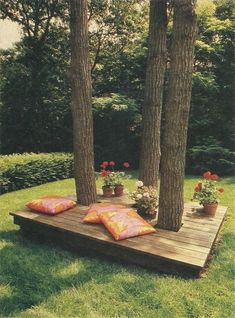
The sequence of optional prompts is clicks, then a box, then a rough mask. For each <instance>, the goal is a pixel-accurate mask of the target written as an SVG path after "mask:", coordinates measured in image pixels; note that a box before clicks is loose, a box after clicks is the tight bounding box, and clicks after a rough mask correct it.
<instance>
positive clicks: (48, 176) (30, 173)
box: [0, 153, 73, 194]
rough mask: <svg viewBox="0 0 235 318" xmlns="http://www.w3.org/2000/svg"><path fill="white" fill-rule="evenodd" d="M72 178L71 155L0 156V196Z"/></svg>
mask: <svg viewBox="0 0 235 318" xmlns="http://www.w3.org/2000/svg"><path fill="white" fill-rule="evenodd" d="M72 176H73V157H72V155H71V154H66V153H50V154H43V153H42V154H33V153H32V154H23V155H9V156H0V194H2V193H6V192H10V191H15V190H19V189H24V188H29V187H32V186H35V185H39V184H42V183H46V182H49V181H55V180H61V179H67V178H71V177H72Z"/></svg>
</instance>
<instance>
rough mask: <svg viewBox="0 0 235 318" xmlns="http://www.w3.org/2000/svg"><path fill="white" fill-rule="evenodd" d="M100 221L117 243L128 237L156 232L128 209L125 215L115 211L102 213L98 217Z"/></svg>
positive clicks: (133, 211)
mask: <svg viewBox="0 0 235 318" xmlns="http://www.w3.org/2000/svg"><path fill="white" fill-rule="evenodd" d="M100 219H101V221H102V223H103V224H104V226H105V227H106V228H107V230H108V231H109V232H110V233H111V234H112V235H113V237H114V239H115V240H117V241H119V240H124V239H126V238H128V237H133V236H139V235H144V234H150V233H155V232H156V230H155V229H154V228H153V227H152V226H151V225H150V224H149V223H148V222H146V221H145V220H144V219H143V218H142V217H141V216H139V215H138V214H137V213H136V212H135V210H133V209H129V211H128V212H127V213H120V212H115V211H111V212H104V213H102V214H101V215H100Z"/></svg>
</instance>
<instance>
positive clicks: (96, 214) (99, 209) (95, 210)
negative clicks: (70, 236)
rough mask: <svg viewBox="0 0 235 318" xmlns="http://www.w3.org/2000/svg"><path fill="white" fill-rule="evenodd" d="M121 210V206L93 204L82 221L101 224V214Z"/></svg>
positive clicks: (122, 206)
mask: <svg viewBox="0 0 235 318" xmlns="http://www.w3.org/2000/svg"><path fill="white" fill-rule="evenodd" d="M122 208H125V206H124V205H122V204H110V203H94V204H91V205H90V207H89V210H88V212H87V215H86V216H85V217H84V219H83V221H84V222H88V223H101V220H100V214H101V213H103V212H107V211H116V210H119V209H122Z"/></svg>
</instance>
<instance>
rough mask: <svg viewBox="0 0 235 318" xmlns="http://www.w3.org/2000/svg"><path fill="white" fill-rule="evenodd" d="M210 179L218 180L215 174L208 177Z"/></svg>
mask: <svg viewBox="0 0 235 318" xmlns="http://www.w3.org/2000/svg"><path fill="white" fill-rule="evenodd" d="M210 179H211V180H219V176H217V174H212V175H211V176H210Z"/></svg>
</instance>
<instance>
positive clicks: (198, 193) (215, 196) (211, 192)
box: [193, 171, 224, 204]
mask: <svg viewBox="0 0 235 318" xmlns="http://www.w3.org/2000/svg"><path fill="white" fill-rule="evenodd" d="M218 180H219V177H218V176H217V175H216V174H212V173H211V172H210V171H207V172H204V173H203V179H202V180H200V181H199V182H198V183H197V185H196V187H195V188H194V195H193V199H194V200H197V201H199V203H200V204H216V203H219V201H220V200H219V197H220V195H221V193H223V192H224V189H223V188H218V187H217V181H218Z"/></svg>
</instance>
